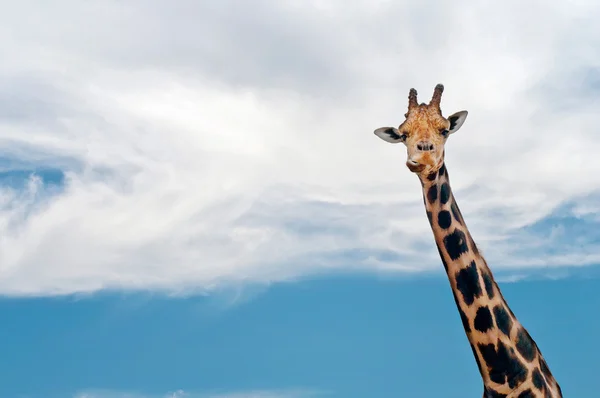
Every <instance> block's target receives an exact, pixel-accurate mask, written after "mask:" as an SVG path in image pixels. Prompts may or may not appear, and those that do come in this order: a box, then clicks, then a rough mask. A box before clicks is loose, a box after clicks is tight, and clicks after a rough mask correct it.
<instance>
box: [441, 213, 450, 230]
mask: <svg viewBox="0 0 600 398" xmlns="http://www.w3.org/2000/svg"><path fill="white" fill-rule="evenodd" d="M451 224H452V216H451V215H450V212H449V211H448V210H442V211H440V212H439V213H438V225H439V226H440V228H442V229H448V228H450V225H451Z"/></svg>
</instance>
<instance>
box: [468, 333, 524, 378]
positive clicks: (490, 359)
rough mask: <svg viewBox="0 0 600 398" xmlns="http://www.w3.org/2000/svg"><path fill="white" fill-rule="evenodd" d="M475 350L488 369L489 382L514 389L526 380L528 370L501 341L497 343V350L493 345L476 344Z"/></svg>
mask: <svg viewBox="0 0 600 398" xmlns="http://www.w3.org/2000/svg"><path fill="white" fill-rule="evenodd" d="M477 348H478V349H479V352H481V356H482V357H483V359H484V361H485V363H486V365H487V367H488V369H489V376H490V380H492V381H493V382H494V383H498V384H508V386H509V387H510V388H515V387H517V386H518V385H519V384H521V383H523V382H524V381H525V380H527V375H528V370H527V368H526V367H525V365H524V364H522V363H521V361H519V359H518V358H517V356H516V355H515V353H514V350H511V349H509V348H508V347H507V346H506V345H505V344H504V343H503V342H502V341H498V348H497V349H496V347H495V346H494V344H483V343H478V344H477Z"/></svg>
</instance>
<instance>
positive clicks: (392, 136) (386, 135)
mask: <svg viewBox="0 0 600 398" xmlns="http://www.w3.org/2000/svg"><path fill="white" fill-rule="evenodd" d="M374 133H375V135H376V136H377V137H379V138H381V139H382V140H384V141H387V142H390V143H392V144H397V143H399V142H404V141H406V135H404V134H400V132H399V131H398V129H397V128H395V127H380V128H378V129H377V130H375V131H374Z"/></svg>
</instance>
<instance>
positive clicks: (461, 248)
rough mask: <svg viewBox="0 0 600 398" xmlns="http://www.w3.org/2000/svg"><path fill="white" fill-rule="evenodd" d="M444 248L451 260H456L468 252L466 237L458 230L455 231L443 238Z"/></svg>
mask: <svg viewBox="0 0 600 398" xmlns="http://www.w3.org/2000/svg"><path fill="white" fill-rule="evenodd" d="M444 247H445V249H446V252H447V253H448V255H449V256H450V259H451V260H456V259H458V258H459V257H460V256H462V255H463V254H464V253H466V252H467V251H469V248H468V247H467V237H466V236H465V233H464V232H463V231H461V230H460V229H455V230H454V231H453V232H451V233H450V234H448V235H446V236H445V237H444Z"/></svg>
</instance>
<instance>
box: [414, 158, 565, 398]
mask: <svg viewBox="0 0 600 398" xmlns="http://www.w3.org/2000/svg"><path fill="white" fill-rule="evenodd" d="M420 180H421V184H422V186H423V199H424V202H425V210H426V212H427V217H428V219H429V223H430V225H431V229H432V230H433V235H434V238H435V243H436V245H437V248H438V251H439V254H440V257H441V260H442V263H443V265H444V268H445V270H446V273H447V275H448V280H449V282H450V286H451V288H452V294H453V296H454V300H455V302H456V306H457V308H458V312H459V315H460V318H461V320H462V324H463V327H464V329H465V333H466V335H467V338H468V340H469V343H470V345H471V350H472V351H473V355H474V356H475V360H476V362H477V366H478V367H479V371H480V373H481V377H482V379H483V382H484V385H485V391H486V392H484V397H509V396H510V397H512V396H515V397H516V396H519V397H520V396H523V397H530V396H531V397H538V396H540V397H542V396H543V397H553V398H554V397H562V395H561V393H560V387H559V386H558V384H557V383H556V381H555V380H554V377H553V376H552V374H551V372H550V370H549V369H548V366H547V365H546V362H545V360H544V358H543V357H542V354H541V352H540V350H539V349H538V347H537V344H536V343H535V341H534V340H533V339H532V338H531V337H530V335H529V333H528V332H527V330H526V329H525V328H524V327H523V326H522V325H521V324H520V322H519V321H518V320H517V318H516V317H515V315H514V314H513V312H512V311H511V309H510V308H509V306H508V304H507V303H506V301H505V299H504V297H503V296H502V293H501V292H500V289H499V287H498V285H497V283H496V282H495V280H494V277H493V275H492V272H491V270H490V268H489V267H488V265H487V263H486V261H485V259H484V258H483V256H482V255H481V253H480V252H479V250H478V249H477V246H476V245H475V242H474V241H473V238H472V237H471V234H470V233H469V230H468V229H467V225H466V224H465V221H464V219H463V217H462V214H461V212H460V210H459V208H458V205H457V203H456V200H455V198H454V195H453V193H452V190H451V188H450V180H449V178H448V172H447V170H446V166H445V165H444V164H442V167H441V168H440V169H439V171H438V172H437V173H434V174H431V175H429V176H424V177H420ZM528 391H530V394H531V395H519V394H521V393H525V394H527V392H528ZM486 394H487V395H486ZM495 394H497V395H495ZM544 394H547V395H544Z"/></svg>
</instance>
